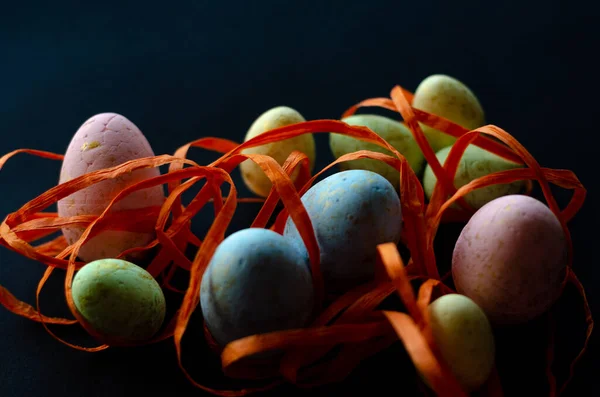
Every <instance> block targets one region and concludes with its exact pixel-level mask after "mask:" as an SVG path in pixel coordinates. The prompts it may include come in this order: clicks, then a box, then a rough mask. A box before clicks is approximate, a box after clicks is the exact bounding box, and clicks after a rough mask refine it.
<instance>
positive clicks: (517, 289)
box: [452, 195, 568, 324]
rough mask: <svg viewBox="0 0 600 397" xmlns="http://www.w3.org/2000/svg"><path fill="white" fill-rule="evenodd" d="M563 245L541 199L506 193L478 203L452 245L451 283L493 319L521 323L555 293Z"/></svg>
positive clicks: (561, 272)
mask: <svg viewBox="0 0 600 397" xmlns="http://www.w3.org/2000/svg"><path fill="white" fill-rule="evenodd" d="M567 260H568V247H567V243H566V239H565V236H564V233H563V230H562V228H561V225H560V222H559V221H558V219H557V218H556V216H555V215H554V214H553V213H552V212H551V211H550V209H549V208H548V207H547V206H546V205H545V204H544V203H542V202H541V201H539V200H537V199H535V198H532V197H529V196H525V195H509V196H504V197H500V198H497V199H495V200H493V201H490V202H489V203H488V204H486V205H484V206H483V207H481V208H480V209H479V210H478V211H477V212H476V213H475V214H474V215H473V216H472V217H471V219H470V220H469V222H468V223H467V225H466V226H465V227H464V228H463V230H462V232H461V234H460V236H459V238H458V240H457V242H456V245H455V248H454V254H453V258H452V277H453V279H454V283H455V286H456V289H457V291H458V292H459V293H461V294H464V295H466V296H468V297H470V298H471V299H473V301H475V303H477V304H478V305H479V306H480V307H481V308H482V309H483V310H484V311H485V313H486V315H487V316H488V318H489V319H490V321H492V322H493V323H499V324H502V323H505V324H510V323H522V322H526V321H528V320H531V319H532V318H534V317H537V316H538V315H540V314H542V313H543V312H545V311H546V310H547V309H549V308H550V306H552V304H553V303H554V302H555V301H556V300H557V299H558V297H559V295H560V292H561V284H562V281H563V279H564V276H565V270H566V265H567Z"/></svg>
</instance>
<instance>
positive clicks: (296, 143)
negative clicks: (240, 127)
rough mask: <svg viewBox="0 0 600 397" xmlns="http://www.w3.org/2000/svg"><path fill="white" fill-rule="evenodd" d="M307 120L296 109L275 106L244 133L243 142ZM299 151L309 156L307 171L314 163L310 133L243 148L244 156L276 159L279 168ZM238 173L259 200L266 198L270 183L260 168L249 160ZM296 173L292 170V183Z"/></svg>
mask: <svg viewBox="0 0 600 397" xmlns="http://www.w3.org/2000/svg"><path fill="white" fill-rule="evenodd" d="M304 121H306V120H305V119H304V117H302V115H301V114H300V113H298V112H297V111H296V110H294V109H292V108H289V107H287V106H278V107H275V108H272V109H269V110H267V111H266V112H264V113H263V114H261V115H260V116H259V117H258V118H257V119H256V120H255V121H254V122H253V123H252V125H251V126H250V129H249V130H248V132H247V133H246V137H245V138H244V142H246V141H248V140H250V139H252V138H254V137H255V136H257V135H260V134H262V133H264V132H266V131H270V130H273V129H275V128H279V127H285V126H286V125H291V124H296V123H301V122H304ZM294 150H297V151H300V152H302V153H304V154H306V155H307V156H308V159H309V162H310V168H311V170H312V168H313V167H314V164H315V157H316V152H315V140H314V137H313V136H312V134H303V135H300V136H297V137H294V138H289V139H285V140H281V141H277V142H272V143H268V144H265V145H261V146H256V147H252V148H248V149H244V150H243V151H242V153H244V154H263V155H266V156H270V157H272V158H273V159H275V160H276V161H277V162H278V163H279V164H280V165H283V163H284V162H285V160H286V159H287V158H288V156H289V155H290V154H291V153H292V152H293V151H294ZM240 171H241V173H242V179H243V181H244V183H245V185H246V186H247V187H248V189H250V190H251V191H252V192H253V193H254V194H257V195H259V196H262V197H266V196H268V195H269V192H270V191H271V187H272V186H273V184H272V182H271V180H270V179H269V178H268V177H267V175H266V174H265V173H264V171H263V170H262V168H260V166H258V165H257V164H256V163H254V162H253V161H252V160H246V161H244V162H243V163H242V164H240ZM298 172H299V170H298V169H297V170H295V171H294V172H293V173H292V175H291V178H292V180H293V181H295V180H296V178H297V177H298Z"/></svg>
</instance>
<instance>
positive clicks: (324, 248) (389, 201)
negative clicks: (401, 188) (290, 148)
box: [283, 170, 402, 291]
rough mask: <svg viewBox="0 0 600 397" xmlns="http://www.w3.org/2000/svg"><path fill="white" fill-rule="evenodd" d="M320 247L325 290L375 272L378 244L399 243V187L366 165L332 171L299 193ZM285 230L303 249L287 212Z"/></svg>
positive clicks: (343, 286)
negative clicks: (365, 168)
mask: <svg viewBox="0 0 600 397" xmlns="http://www.w3.org/2000/svg"><path fill="white" fill-rule="evenodd" d="M302 203H303V204H304V206H305V208H306V211H307V212H308V215H309V216H310V219H311V222H312V224H313V228H314V231H315V235H316V237H317V242H318V244H319V249H320V253H321V272H322V274H323V278H324V281H325V285H326V288H327V289H328V290H329V291H340V290H344V289H347V288H350V287H352V286H355V285H357V284H359V283H362V282H365V281H367V280H368V279H369V278H370V277H372V276H373V274H374V269H375V266H374V265H375V261H376V255H377V245H379V244H382V243H387V242H394V243H398V242H399V241H400V233H401V231H402V209H401V205H400V199H399V197H398V193H396V191H395V189H394V187H393V186H392V184H391V183H390V182H389V181H388V180H387V179H385V178H384V177H382V176H381V175H379V174H377V173H375V172H372V171H367V170H348V171H343V172H339V173H336V174H333V175H331V176H329V177H327V178H325V179H323V180H322V181H320V182H319V183H317V184H315V185H314V186H313V187H311V188H310V189H309V190H308V191H307V192H306V193H305V194H304V195H303V196H302ZM283 234H284V236H285V237H286V238H287V239H288V240H289V241H291V242H292V244H294V245H295V246H296V247H298V248H299V249H300V250H302V251H303V255H304V256H305V257H306V258H308V253H307V250H306V247H305V245H304V242H303V241H302V238H301V237H300V234H299V233H298V229H297V228H296V225H295V224H294V222H293V221H292V219H291V218H288V221H287V223H286V225H285V230H284V233H283Z"/></svg>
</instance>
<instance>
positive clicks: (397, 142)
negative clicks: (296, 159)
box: [329, 114, 424, 188]
mask: <svg viewBox="0 0 600 397" xmlns="http://www.w3.org/2000/svg"><path fill="white" fill-rule="evenodd" d="M342 121H343V122H345V123H347V124H350V125H356V126H362V127H367V128H369V129H370V130H371V131H373V132H375V133H376V134H377V135H379V136H380V137H382V138H383V139H385V140H386V141H387V142H388V143H389V144H390V145H392V146H393V147H394V148H396V150H398V151H399V152H400V154H402V155H403V156H404V157H405V158H406V160H407V161H408V164H409V165H410V167H411V168H412V169H413V171H414V172H415V173H416V174H418V173H420V172H421V170H422V168H423V162H424V157H423V153H422V152H421V148H419V145H418V144H417V142H416V141H415V140H414V138H413V136H412V133H411V132H410V130H409V129H408V127H406V126H405V125H404V124H402V123H400V122H398V121H396V120H392V119H389V118H387V117H383V116H379V115H374V114H355V115H352V116H349V117H346V118H344V119H342ZM329 147H330V148H331V152H332V153H333V155H334V156H335V158H336V159H337V158H339V157H341V156H343V155H345V154H348V153H352V152H356V151H358V150H371V151H373V152H378V153H385V154H389V155H391V154H392V153H391V152H390V151H389V150H387V149H384V148H382V147H380V146H377V145H376V144H374V143H370V142H365V141H361V140H359V139H356V138H352V137H349V136H346V135H342V134H336V133H331V134H329ZM339 167H340V169H341V170H342V171H346V170H352V169H355V170H356V169H359V170H366V171H372V172H376V173H378V174H379V175H381V176H383V177H384V178H386V179H387V180H388V181H389V182H390V183H391V184H392V185H393V186H394V187H396V188H397V187H398V184H399V182H400V176H399V173H398V171H397V170H395V169H394V168H393V167H391V166H389V165H387V164H385V163H384V162H382V161H379V160H371V159H360V160H353V161H345V162H343V163H340V164H339Z"/></svg>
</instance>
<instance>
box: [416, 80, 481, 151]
mask: <svg viewBox="0 0 600 397" xmlns="http://www.w3.org/2000/svg"><path fill="white" fill-rule="evenodd" d="M412 106H413V107H414V108H416V109H419V110H423V111H425V112H428V113H432V114H435V115H437V116H441V117H444V118H445V119H448V120H450V121H452V122H454V123H456V124H459V125H461V126H462V127H465V128H467V129H468V130H474V129H475V128H478V127H481V126H483V125H484V123H485V115H484V113H483V108H482V107H481V104H480V103H479V100H478V99H477V97H476V96H475V94H473V92H472V91H471V89H469V87H467V86H466V85H465V84H463V83H462V82H461V81H459V80H457V79H455V78H453V77H450V76H447V75H443V74H434V75H431V76H429V77H427V78H426V79H424V80H423V81H421V83H420V84H419V86H418V87H417V89H416V90H415V95H414V98H413V102H412ZM420 125H421V128H422V129H423V133H424V134H425V137H426V138H427V141H428V142H429V144H430V145H431V147H432V148H433V151H434V152H437V151H438V150H440V149H442V148H444V147H446V146H449V145H452V144H453V143H454V142H455V141H456V138H454V137H453V136H450V135H447V134H445V133H443V132H441V131H438V130H436V129H433V128H431V127H428V126H426V125H424V124H420Z"/></svg>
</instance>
